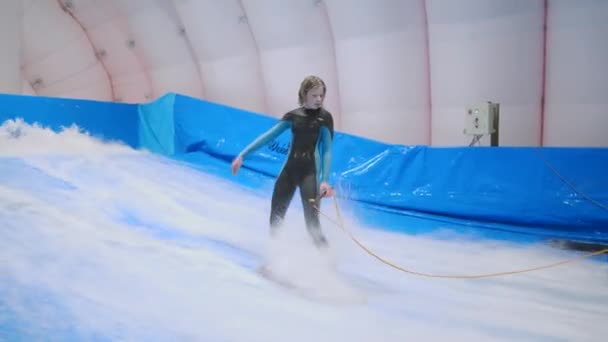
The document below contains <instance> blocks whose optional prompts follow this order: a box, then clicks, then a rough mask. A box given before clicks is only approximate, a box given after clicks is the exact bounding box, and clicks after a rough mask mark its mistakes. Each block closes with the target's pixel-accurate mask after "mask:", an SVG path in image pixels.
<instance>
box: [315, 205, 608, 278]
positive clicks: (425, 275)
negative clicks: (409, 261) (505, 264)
mask: <svg viewBox="0 0 608 342" xmlns="http://www.w3.org/2000/svg"><path fill="white" fill-rule="evenodd" d="M333 198H334V206H335V208H336V215H337V216H338V219H339V222H336V221H335V220H334V219H332V218H331V217H329V216H328V215H326V214H325V213H323V212H322V211H321V210H319V208H318V207H317V206H316V205H315V204H314V203H315V202H316V201H315V200H311V202H312V205H313V207H314V208H315V210H317V211H318V212H319V213H320V214H321V215H323V216H325V217H326V218H327V219H329V220H330V221H331V222H333V223H334V224H335V225H337V226H338V227H340V228H341V229H342V230H343V231H344V232H346V234H347V235H348V236H349V237H350V238H351V239H352V240H353V241H354V242H355V243H356V244H357V245H358V246H359V247H361V249H363V250H364V251H365V252H367V254H369V255H371V256H372V257H374V258H376V259H378V260H379V261H380V262H382V263H384V264H386V265H388V266H390V267H392V268H395V269H397V270H399V271H401V272H405V273H409V274H413V275H417V276H422V277H429V278H452V279H477V278H489V277H497V276H502V275H509V274H516V273H524V272H530V271H536V270H541V269H546V268H550V267H555V266H559V265H564V264H567V263H572V262H575V261H579V260H583V259H586V258H590V257H593V256H596V255H600V254H604V253H608V249H602V250H600V251H596V252H593V253H589V254H585V255H582V256H579V257H576V258H572V259H567V260H563V261H559V262H556V263H552V264H548V265H543V266H537V267H531V268H527V269H521V270H515V271H506V272H496V273H487V274H477V275H442V274H429V273H422V272H416V271H412V270H408V269H405V268H403V267H401V266H398V265H396V264H394V263H392V262H390V261H388V260H386V259H384V258H382V257H380V256H379V255H377V254H376V253H374V252H372V251H371V250H370V249H369V248H367V247H365V246H364V245H363V244H362V243H361V242H359V240H357V238H355V237H354V236H353V234H352V233H351V232H350V231H349V230H348V229H346V227H345V225H344V222H343V220H342V215H341V214H340V208H339V207H338V201H337V200H336V197H335V195H334V196H333ZM317 203H318V202H317Z"/></svg>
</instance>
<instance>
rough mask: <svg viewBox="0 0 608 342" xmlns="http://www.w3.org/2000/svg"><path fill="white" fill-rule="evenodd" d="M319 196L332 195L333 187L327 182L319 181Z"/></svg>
mask: <svg viewBox="0 0 608 342" xmlns="http://www.w3.org/2000/svg"><path fill="white" fill-rule="evenodd" d="M319 192H320V194H321V197H332V196H333V195H334V189H333V188H332V187H331V186H330V185H329V184H327V182H323V183H321V187H320V189H319Z"/></svg>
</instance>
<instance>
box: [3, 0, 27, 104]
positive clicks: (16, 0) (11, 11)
mask: <svg viewBox="0 0 608 342" xmlns="http://www.w3.org/2000/svg"><path fill="white" fill-rule="evenodd" d="M22 28H23V3H22V2H21V0H3V1H1V2H0V43H1V44H2V48H1V49H0V93H12V94H19V93H21V42H22Z"/></svg>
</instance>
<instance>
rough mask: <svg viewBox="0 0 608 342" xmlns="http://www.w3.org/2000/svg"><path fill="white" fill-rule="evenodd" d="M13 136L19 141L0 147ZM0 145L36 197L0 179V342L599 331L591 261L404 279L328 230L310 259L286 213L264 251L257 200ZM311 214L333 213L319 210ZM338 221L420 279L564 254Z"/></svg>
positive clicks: (155, 161)
mask: <svg viewBox="0 0 608 342" xmlns="http://www.w3.org/2000/svg"><path fill="white" fill-rule="evenodd" d="M16 129H17V130H20V132H22V133H20V134H17V133H6V132H11V131H12V132H14V131H15V130H16ZM0 132H3V134H0V162H3V163H8V162H9V161H7V160H6V159H4V160H2V156H17V157H18V158H20V161H21V162H22V163H23V164H24V165H25V166H22V167H33V168H36V169H37V170H39V172H40V174H41V175H44V177H42V176H40V177H37V178H36V180H34V179H31V180H29V181H31V182H34V181H36V182H37V183H35V184H36V186H35V187H25V186H22V185H23V184H24V183H25V184H27V183H28V182H24V181H23V179H20V178H19V175H18V174H17V175H15V174H4V175H2V176H0V218H1V219H0V279H2V281H1V282H0V296H1V299H0V334H2V333H3V332H4V333H6V332H7V331H8V330H6V329H4V330H3V329H2V328H1V327H2V326H3V324H4V325H6V324H8V323H7V322H8V321H7V320H6V318H7V317H9V316H14V315H15V313H17V315H18V316H19V319H20V320H21V321H22V322H26V323H24V324H26V325H27V328H28V329H27V330H28V333H29V334H30V335H31V336H30V337H32V336H33V338H32V339H36V337H40V338H49V337H50V338H52V337H53V336H55V337H58V339H62V338H61V337H62V336H63V335H61V334H67V333H65V332H60V330H61V329H62V328H66V329H67V328H73V329H75V331H76V334H82V335H81V336H82V337H83V338H93V337H95V336H98V337H104V338H110V339H116V340H146V341H156V340H212V341H286V340H291V341H310V340H316V341H336V340H343V341H370V340H374V341H403V340H421V339H425V340H439V339H449V340H451V341H470V340H484V341H491V340H521V341H525V340H530V341H538V340H572V341H602V340H603V339H604V335H605V334H606V333H607V332H608V330H607V329H608V328H607V327H606V325H605V321H606V318H607V317H608V305H607V304H608V272H607V271H608V270H607V268H606V265H605V263H598V262H593V261H584V262H580V263H577V264H572V265H567V266H563V267H558V268H554V269H548V270H543V271H539V272H535V273H528V274H521V275H513V276H507V277H501V278H491V279H481V280H453V279H451V280H447V279H446V280H442V279H428V278H421V277H415V276H412V275H407V274H403V273H400V272H398V271H395V270H394V269H391V268H390V267H388V266H387V265H384V264H382V263H380V262H378V261H377V260H375V259H373V258H371V257H369V256H368V255H366V254H365V253H364V252H363V251H361V250H360V249H359V248H358V247H356V246H355V245H354V244H353V243H352V242H351V241H349V240H348V238H347V237H346V235H344V234H343V232H341V231H340V230H339V228H337V227H335V226H332V224H331V222H329V221H327V220H323V224H324V226H323V229H324V231H325V232H326V234H327V236H328V237H329V241H330V245H331V247H332V248H331V249H330V250H329V252H328V253H325V254H324V253H320V252H319V251H318V250H316V248H315V247H313V245H312V243H311V240H310V238H309V237H308V236H307V233H306V231H305V229H304V227H303V224H302V221H303V217H302V213H301V208H300V205H299V204H298V201H297V200H295V201H294V202H293V206H292V208H291V209H290V211H289V212H288V215H287V220H286V224H285V227H284V229H283V234H281V235H280V237H279V238H278V239H277V240H276V241H273V240H270V239H269V234H268V227H267V222H268V209H269V205H270V203H269V202H270V200H269V194H268V195H267V196H266V197H260V196H259V195H257V194H255V193H253V192H250V191H247V190H245V189H242V188H240V187H238V186H236V185H234V184H232V183H230V182H228V181H226V180H221V179H218V178H215V177H212V176H209V175H205V174H201V173H200V172H197V171H195V170H193V169H190V168H188V167H186V166H183V165H181V164H179V163H174V162H172V161H169V160H166V159H164V158H160V157H158V156H153V155H150V154H148V153H145V152H141V151H135V150H132V149H130V148H128V147H126V146H123V145H120V144H111V145H106V144H104V143H102V142H100V141H98V140H95V139H93V138H91V137H89V136H87V135H85V134H82V133H79V131H78V130H77V129H74V130H71V131H66V132H63V133H59V134H56V133H52V132H51V131H48V130H43V129H42V128H38V127H32V126H27V125H24V124H23V123H19V122H11V123H9V124H5V125H3V126H2V127H0ZM226 167H229V165H226ZM28 177H29V176H28ZM45 177H49V179H48V180H47V179H46V178H45ZM52 177H54V178H52ZM16 179H20V180H21V182H15V181H14V180H16ZM51 179H55V180H59V181H61V182H62V183H61V184H65V185H66V186H57V185H56V182H54V181H51ZM297 196H298V195H297V194H296V196H295V197H294V198H295V199H297ZM323 210H324V211H325V212H327V213H328V214H333V213H332V207H331V206H329V205H324V209H323ZM127 214H128V215H130V216H132V217H131V219H130V220H131V221H128V222H126V221H125V217H126V216H125V215H127ZM135 218H136V220H135ZM346 220H347V224H348V227H349V229H351V230H352V231H353V232H354V233H355V234H356V236H357V237H358V238H359V239H360V240H361V241H362V242H364V243H365V244H366V245H367V246H369V247H370V248H371V249H372V250H373V251H375V252H377V253H378V254H380V255H381V256H383V257H385V258H387V259H389V260H391V261H393V262H395V263H397V264H399V265H402V266H405V267H408V268H411V269H414V270H418V271H424V272H429V273H453V274H460V273H462V274H475V273H485V272H495V271H502V270H512V269H518V268H525V267H529V266H536V265H540V264H546V263H550V262H554V261H557V260H560V259H562V258H565V257H571V256H572V254H570V253H567V252H564V251H557V250H552V249H549V248H547V247H539V246H528V247H521V246H517V245H514V244H509V243H497V242H488V241H486V242H484V241H476V242H473V241H467V240H445V239H443V240H439V239H433V238H432V237H420V236H407V235H402V234H396V233H390V232H383V231H379V230H368V229H365V228H363V227H360V226H358V225H357V224H356V222H354V221H353V220H352V219H350V218H349V217H348V215H347V217H346ZM135 222H137V223H135ZM212 240H215V241H219V243H220V244H222V243H223V244H226V246H224V247H222V246H221V245H217V244H214V243H210V241H212ZM230 246H231V247H230ZM231 248H233V250H232V249H231ZM239 253H241V254H239ZM248 253H251V254H248ZM248 255H252V257H253V258H257V257H256V256H258V255H259V257H260V259H259V262H260V263H262V262H264V261H267V262H269V263H270V264H271V265H272V266H273V267H274V270H276V271H277V272H280V273H281V272H282V273H281V274H283V275H285V276H286V277H288V278H289V279H290V280H291V281H294V282H298V283H299V285H301V286H302V288H304V289H305V290H307V291H309V292H308V294H311V293H312V294H313V295H315V296H316V297H315V298H307V297H306V296H303V295H299V294H297V293H294V292H293V291H291V290H286V289H284V288H282V287H280V286H277V285H276V284H274V283H273V282H269V281H265V280H264V279H263V278H261V277H259V276H258V275H257V274H256V273H255V272H254V270H253V266H244V265H242V264H241V263H240V262H241V261H243V260H247V256H248ZM35 294H38V296H39V297H38V298H32V297H31V296H33V295H35ZM323 296H325V297H323ZM336 299H338V300H336ZM347 299H348V300H350V301H347ZM355 299H357V300H355ZM336 301H337V302H339V303H336ZM337 304H339V305H337ZM344 304H346V305H344ZM0 339H1V338H0Z"/></svg>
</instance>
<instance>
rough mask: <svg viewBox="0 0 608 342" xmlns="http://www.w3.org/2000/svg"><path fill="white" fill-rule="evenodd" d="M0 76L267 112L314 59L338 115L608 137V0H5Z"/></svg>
mask: <svg viewBox="0 0 608 342" xmlns="http://www.w3.org/2000/svg"><path fill="white" fill-rule="evenodd" d="M0 13H1V20H0V41H1V42H2V49H0V75H1V78H0V92H4V93H23V94H30V95H42V96H58V97H72V98H84V99H96V100H105V101H120V102H129V103H134V102H148V101H152V100H154V99H155V98H157V97H159V96H161V95H163V94H164V93H166V92H177V93H182V94H186V95H190V96H193V97H197V98H201V99H206V100H210V101H214V102H220V103H224V104H227V105H230V106H235V107H239V108H243V109H246V110H251V111H255V112H260V113H264V114H268V115H273V116H277V117H278V116H280V115H282V114H283V113H284V112H286V111H287V110H290V109H292V108H294V107H295V106H297V90H298V87H299V83H300V81H301V80H302V79H303V78H304V77H305V76H307V75H309V74H316V75H319V76H321V77H322V78H324V80H325V81H326V83H327V85H328V95H327V100H326V106H327V108H328V109H329V110H330V111H331V112H332V113H333V114H334V116H335V120H336V128H337V129H338V130H340V131H343V132H347V133H353V134H357V135H362V136H365V137H369V138H373V139H378V140H381V141H384V142H389V143H398V144H429V145H443V146H445V145H463V144H466V143H468V142H469V141H470V137H469V136H466V135H464V134H463V129H464V116H465V109H466V108H467V107H469V106H471V105H474V104H478V103H484V102H486V101H493V102H498V103H499V104H500V144H501V145H503V146H505V145H507V146H508V145H514V146H539V145H543V146H608V133H607V132H605V130H606V128H608V110H607V108H606V106H607V104H608V89H607V88H608V67H607V66H606V65H607V64H606V63H607V62H606V61H608V38H607V37H608V1H605V0H576V1H571V0H508V1H506V0H458V1H454V0H289V1H286V0H240V1H239V0H3V1H1V2H0Z"/></svg>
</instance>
